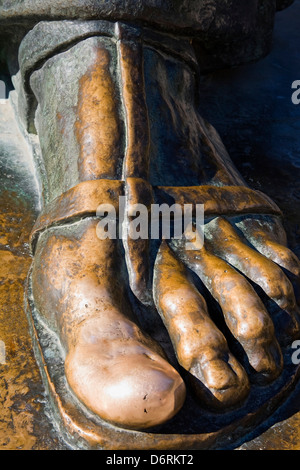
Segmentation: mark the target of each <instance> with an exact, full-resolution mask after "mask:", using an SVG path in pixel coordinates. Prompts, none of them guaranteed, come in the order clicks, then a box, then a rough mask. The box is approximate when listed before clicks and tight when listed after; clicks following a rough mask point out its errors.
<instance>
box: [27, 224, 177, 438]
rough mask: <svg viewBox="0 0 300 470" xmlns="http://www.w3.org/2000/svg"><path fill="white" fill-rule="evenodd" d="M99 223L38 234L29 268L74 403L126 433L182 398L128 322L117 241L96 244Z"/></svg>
mask: <svg viewBox="0 0 300 470" xmlns="http://www.w3.org/2000/svg"><path fill="white" fill-rule="evenodd" d="M96 226H97V220H95V219H94V220H93V219H88V220H84V221H81V222H78V223H76V224H73V225H71V226H68V227H64V228H53V229H50V230H49V231H47V232H46V233H45V234H43V235H42V236H41V237H40V239H39V243H38V246H37V249H36V253H35V258H34V263H33V268H32V295H33V298H34V301H35V305H36V308H37V309H38V312H39V314H40V315H41V319H42V320H43V321H45V323H46V324H48V325H49V326H50V327H51V328H52V330H53V331H55V332H56V333H57V335H58V336H59V338H60V340H61V343H62V346H63V347H64V350H65V354H66V357H65V374H66V379H67V382H68V384H69V386H70V387H71V389H72V391H73V392H74V393H75V394H76V396H77V397H78V398H79V399H80V401H81V402H82V403H83V404H84V405H85V406H86V407H87V408H88V409H89V410H91V411H92V412H94V413H95V414H96V415H98V416H100V417H101V418H103V419H104V420H107V421H109V422H113V423H114V424H116V425H118V426H121V427H126V428H129V429H139V428H148V427H153V426H155V425H158V424H160V423H162V422H165V421H166V420H169V419H171V418H172V417H173V416H174V415H175V414H176V413H177V412H178V410H179V409H180V408H181V406H182V404H183V402H184V399H185V386H184V383H183V381H182V379H181V377H180V376H179V374H178V373H177V372H176V371H175V370H174V369H173V367H171V366H170V365H169V364H168V362H167V361H166V358H165V355H164V353H163V351H162V349H161V348H160V346H159V345H158V344H156V343H155V342H154V341H153V340H152V339H151V338H150V337H148V336H147V335H146V334H144V333H143V332H142V331H141V330H140V329H139V327H138V326H137V325H136V323H135V321H134V315H133V313H132V310H131V307H130V304H129V302H128V299H127V294H128V293H126V286H125V285H123V284H124V281H123V279H122V276H121V273H122V271H124V270H125V266H124V261H122V256H121V253H120V247H118V243H117V242H116V241H115V240H105V241H104V240H103V241H99V239H98V238H97V234H96Z"/></svg>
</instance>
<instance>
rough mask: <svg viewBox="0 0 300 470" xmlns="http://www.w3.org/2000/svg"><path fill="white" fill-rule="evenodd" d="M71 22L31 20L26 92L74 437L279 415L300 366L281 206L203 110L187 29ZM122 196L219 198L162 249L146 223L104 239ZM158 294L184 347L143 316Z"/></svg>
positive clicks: (45, 339)
mask: <svg viewBox="0 0 300 470" xmlns="http://www.w3.org/2000/svg"><path fill="white" fill-rule="evenodd" d="M61 26H62V23H61V22H60V21H53V22H50V23H47V22H43V23H40V24H38V25H37V26H36V27H35V28H34V29H33V30H32V31H31V32H30V33H29V34H28V35H27V36H26V37H25V39H24V41H23V43H22V46H21V49H20V50H21V53H20V63H21V79H22V83H21V85H20V91H21V93H20V94H19V98H20V103H21V104H23V105H24V103H25V105H26V106H25V105H24V107H23V109H24V108H25V110H26V113H27V114H26V113H25V114H26V116H25V117H26V118H27V125H28V129H29V130H32V129H33V130H35V129H36V130H37V134H38V137H39V141H40V144H41V149H42V155H43V164H44V167H43V170H44V187H43V189H44V200H45V201H44V202H45V204H44V208H43V211H42V213H41V215H40V216H39V218H38V220H37V222H36V224H35V227H34V229H33V232H32V246H33V251H34V264H33V269H32V273H31V276H30V278H29V283H28V299H29V305H28V317H29V321H30V323H31V327H32V331H33V335H34V337H35V340H36V351H37V357H38V358H39V361H40V366H41V371H42V374H43V376H44V379H45V384H46V386H47V387H48V390H49V395H50V397H51V400H52V402H53V408H54V409H55V416H56V418H58V420H60V422H61V427H62V429H65V430H67V433H68V435H69V438H70V436H76V438H75V441H76V439H77V441H78V443H79V444H77V443H76V442H75V446H87V447H88V448H112V447H113V448H128V447H130V448H131V449H139V448H144V449H146V448H149V449H158V448H163V449H171V448H182V449H183V448H201V447H213V446H216V445H219V444H220V442H221V441H222V439H223V440H224V441H226V439H228V436H229V435H231V433H234V432H235V431H237V432H240V431H238V430H240V429H241V427H243V429H244V430H245V432H246V430H247V429H248V428H249V427H251V425H252V424H253V422H254V421H255V420H256V422H257V421H258V420H261V419H263V418H264V417H266V416H268V414H270V413H271V412H272V410H274V407H276V406H277V404H278V403H279V402H280V400H282V398H283V397H284V395H285V394H286V393H287V392H288V391H289V390H290V389H291V388H292V387H293V385H294V383H295V378H296V376H297V374H298V372H297V370H296V368H295V367H294V366H293V365H292V364H291V363H290V355H289V350H288V346H289V345H290V344H291V342H292V341H293V339H294V338H298V337H299V323H298V307H297V306H296V299H295V294H294V287H293V284H292V283H294V284H295V288H297V281H296V277H297V276H298V275H299V262H298V260H297V259H296V258H295V257H294V255H292V254H291V252H290V251H289V250H288V249H287V248H286V247H285V238H284V235H283V232H282V229H281V227H280V225H279V222H278V220H279V217H280V215H281V214H280V210H279V209H278V208H277V206H276V205H275V204H274V203H272V202H271V201H270V200H269V199H268V198H267V197H266V196H264V195H263V194H262V193H260V192H258V191H252V190H251V189H249V188H247V187H246V186H245V184H244V182H243V180H242V178H241V177H240V175H239V174H238V172H237V171H236V169H235V168H234V167H233V165H232V163H231V161H230V159H229V157H228V155H227V153H226V150H225V149H224V146H223V144H222V142H221V141H220V138H219V136H218V135H217V133H216V131H215V130H214V129H213V128H212V127H211V126H210V125H209V124H208V123H206V122H205V121H204V120H203V119H202V118H201V117H200V116H199V114H198V110H197V107H196V103H195V100H194V97H195V94H196V79H195V73H194V71H195V68H196V66H197V63H196V60H195V57H194V55H193V51H192V50H191V47H190V41H189V40H185V39H183V40H180V41H179V40H177V39H176V38H174V37H173V36H171V35H168V34H164V33H161V32H158V31H153V30H151V29H149V28H138V27H135V26H130V25H128V24H121V23H112V22H106V21H92V22H88V21H87V22H85V21H78V22H76V21H74V22H73V21H66V22H63V28H62V27H61ZM53 32H55V34H54V35H53V37H52V36H51V34H52V33H53ZM49 37H51V41H49V40H48V38H49ZM28 44H35V45H36V48H35V49H34V51H33V53H32V54H31V55H30V54H27V53H26V51H27V50H28V49H29V47H28ZM58 77H59V78H60V79H58ZM62 77H67V80H66V81H65V83H63V85H62V83H61V78H62ZM22 91H23V94H22ZM22 100H23V101H22ZM33 115H34V116H35V120H34V121H33V120H32V117H33ZM41 167H42V166H41ZM120 196H124V197H125V200H126V207H127V209H128V208H129V207H130V205H131V204H134V203H141V204H143V205H144V206H145V208H146V210H147V211H149V209H150V206H151V204H152V203H153V202H155V203H158V204H161V203H163V202H167V203H168V204H169V205H171V204H173V203H174V202H176V203H178V204H179V205H180V206H181V207H182V206H183V205H185V204H191V205H192V206H195V205H196V204H204V210H205V216H206V217H207V219H206V220H207V222H206V225H205V244H204V247H203V248H201V249H200V248H199V249H195V250H186V248H185V243H184V240H172V239H171V240H164V241H163V242H162V243H161V245H160V247H159V249H158V253H157V255H155V256H153V251H151V243H150V241H149V240H137V241H135V240H131V239H130V237H129V236H126V237H125V239H123V240H122V241H123V243H122V241H121V240H111V239H106V240H100V239H99V238H98V237H97V229H96V228H97V224H98V222H99V220H100V219H101V217H103V214H102V215H99V213H98V206H99V205H101V204H105V203H108V204H111V206H113V209H114V211H115V213H116V214H117V215H120V214H119V209H120V208H119V197H120ZM147 213H148V212H147ZM97 217H98V218H97ZM275 231H276V235H277V238H274V234H275ZM127 235H129V233H127ZM152 265H154V269H153V270H152V269H151V266H152ZM283 270H284V271H285V272H283ZM289 277H290V279H291V281H290V280H289ZM153 299H154V302H155V306H156V308H157V311H158V312H159V314H160V316H161V318H162V319H163V322H164V324H165V327H166V330H167V334H168V335H169V338H171V341H172V346H173V350H172V351H171V352H170V350H168V353H170V356H172V357H169V358H168V359H169V361H168V360H167V359H166V356H165V355H164V353H163V352H162V350H161V348H160V346H158V345H157V344H156V343H154V341H153V340H152V339H150V338H149V337H148V336H147V335H146V334H145V333H142V331H141V329H140V328H139V327H138V326H137V325H138V321H139V320H141V318H138V317H139V316H140V312H141V310H142V309H144V310H147V309H148V320H147V321H148V324H151V326H152V330H154V329H155V328H156V325H157V324H158V323H157V322H156V319H157V311H156V310H155V309H154V308H152V307H153V305H152V306H151V301H152V300H153ZM142 304H144V305H142ZM136 317H137V318H136ZM157 329H158V330H159V332H160V331H161V334H162V336H163V335H165V333H166V331H165V329H164V328H163V326H162V325H161V323H159V324H158V327H157ZM156 333H157V331H156ZM157 336H160V335H157ZM164 338H166V336H164ZM167 341H168V339H167V340H166V342H167ZM163 344H164V343H163ZM279 344H281V345H283V346H284V348H283V347H282V346H280V345H279ZM286 346H287V348H286ZM174 352H175V356H176V358H175V357H174ZM282 353H283V354H282ZM176 359H177V361H178V362H176ZM169 363H172V365H174V367H175V368H173V367H172V366H171V365H170V364H169ZM175 369H177V370H178V371H176V370H175ZM181 376H182V377H183V379H184V382H185V383H186V385H187V389H188V393H187V399H186V401H185V402H184V398H185V385H184V383H183V379H182V378H181ZM250 384H251V385H250ZM190 386H191V387H190ZM191 389H193V391H194V393H190V390H191ZM195 396H196V398H195ZM266 404H268V406H266ZM180 409H181V411H180ZM204 409H208V410H209V411H204ZM211 410H214V413H215V411H217V413H215V414H213V416H214V417H213V418H212V414H210V413H211ZM232 410H234V411H232ZM219 412H221V413H219ZM206 413H208V414H206ZM108 423H109V424H108ZM158 425H159V426H160V427H159V428H158V427H157V426H158ZM150 427H152V428H153V427H154V430H153V429H152V431H151V432H150V431H149V428H150ZM125 428H126V429H125ZM146 428H147V432H135V433H133V430H136V429H139V430H145V429H146ZM129 436H131V437H134V442H130V444H128V437H129Z"/></svg>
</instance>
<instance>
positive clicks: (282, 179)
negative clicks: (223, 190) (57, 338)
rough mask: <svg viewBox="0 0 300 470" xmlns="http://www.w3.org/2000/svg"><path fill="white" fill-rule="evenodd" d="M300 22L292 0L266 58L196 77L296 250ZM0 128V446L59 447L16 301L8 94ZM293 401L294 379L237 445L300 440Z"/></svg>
mask: <svg viewBox="0 0 300 470" xmlns="http://www.w3.org/2000/svg"><path fill="white" fill-rule="evenodd" d="M299 26H300V0H297V1H296V2H295V4H294V5H293V6H292V7H291V8H290V9H289V10H286V11H284V12H281V13H279V14H278V16H277V20H276V28H275V35H274V46H273V51H272V53H271V54H270V55H269V56H268V57H267V58H265V59H263V60H262V61H260V62H259V63H257V64H252V65H248V66H245V67H240V68H236V69H232V70H230V71H223V72H218V73H216V74H210V75H208V76H206V77H203V79H202V83H201V89H200V103H201V112H202V114H203V116H204V117H206V118H207V119H208V120H209V121H210V122H212V123H213V124H214V125H215V126H216V127H217V129H218V130H219V132H220V134H221V136H222V138H223V140H224V142H225V144H226V146H227V148H228V150H229V152H230V154H231V156H232V158H233V160H234V161H235V163H236V165H237V167H238V168H239V170H240V171H241V173H242V174H243V175H244V177H245V179H246V181H247V182H248V183H249V184H250V185H251V186H252V187H254V188H257V189H260V190H262V191H264V192H266V193H267V194H269V195H270V196H271V197H272V198H273V199H274V200H275V201H276V202H277V203H278V204H279V205H280V207H281V208H282V209H283V211H284V212H285V214H286V228H287V231H288V234H289V241H290V245H291V247H292V248H293V250H294V251H295V252H296V253H297V254H298V256H300V178H299V176H300V170H299V169H300V105H299V106H295V105H293V104H292V102H291V95H292V90H291V84H292V82H293V81H294V80H297V79H299V80H300V75H299V74H300V72H299V63H300V27H299ZM0 135H1V138H0V207H1V214H0V260H1V263H0V450H4V449H7V450H15V449H23V450H31V449H32V450H60V449H67V446H66V445H65V444H64V443H63V442H62V441H61V439H60V436H59V435H58V433H57V432H56V430H55V428H54V427H53V425H52V423H51V421H50V419H49V418H48V415H49V413H48V409H47V400H46V398H45V396H44V389H43V385H42V383H41V379H40V375H39V371H38V368H37V366H36V362H35V359H34V355H33V352H32V343H31V339H30V336H29V332H28V327H27V320H26V316H25V313H24V310H23V288H24V282H25V279H26V275H27V271H28V268H29V266H30V262H31V258H30V254H29V247H28V243H27V240H28V234H29V231H30V228H31V227H32V225H33V222H34V220H35V218H36V214H37V211H38V204H39V202H38V197H37V183H36V179H35V177H34V171H33V166H32V163H31V160H30V155H29V151H27V150H26V149H27V143H26V142H25V141H24V139H23V137H22V135H21V134H20V133H19V131H18V128H17V127H16V124H15V122H14V120H13V114H12V108H11V106H10V104H9V103H8V102H6V103H4V104H1V103H0ZM11 135H13V136H14V139H13V141H14V144H13V145H9V144H8V143H9V142H11V139H10V136H11ZM4 346H5V351H4ZM299 410H300V386H299V387H298V390H296V391H295V393H294V394H293V396H291V397H290V398H289V400H288V401H287V402H286V403H285V404H283V405H282V407H281V408H280V409H278V410H277V411H276V413H275V414H274V415H273V416H272V418H271V419H269V420H268V422H267V423H264V424H263V425H261V426H259V427H258V428H257V429H256V430H255V432H254V433H252V434H251V436H248V437H247V438H246V439H244V442H241V443H239V447H238V449H241V450H248V449H253V450H257V449H265V450H273V449H286V450H287V449H289V450H291V449H293V450H300V411H299Z"/></svg>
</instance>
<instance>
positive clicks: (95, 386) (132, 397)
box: [65, 344, 186, 429]
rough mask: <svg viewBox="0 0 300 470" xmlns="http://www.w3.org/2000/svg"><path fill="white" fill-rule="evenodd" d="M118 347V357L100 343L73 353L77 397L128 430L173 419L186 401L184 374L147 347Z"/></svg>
mask: <svg viewBox="0 0 300 470" xmlns="http://www.w3.org/2000/svg"><path fill="white" fill-rule="evenodd" d="M117 349H118V350H119V354H118V355H117V356H116V355H115V354H103V351H101V350H99V347H98V346H97V345H88V346H85V347H77V348H75V349H74V350H73V351H71V352H70V353H69V354H68V356H67V360H66V364H65V367H66V376H67V379H68V382H69V384H70V386H71V388H72V390H73V391H74V392H75V394H76V395H77V397H78V398H79V399H80V400H81V401H82V402H83V403H84V405H85V406H86V407H87V408H89V409H90V410H91V411H93V412H94V413H96V414H97V415H98V416H100V417H101V418H102V419H104V420H105V421H109V422H111V423H114V424H115V425H117V426H120V427H124V428H130V429H146V428H149V427H153V426H156V425H159V424H162V423H164V422H166V421H168V420H170V419H171V418H172V417H173V416H174V415H175V414H176V413H177V412H178V411H179V410H180V408H181V407H182V405H183V403H184V400H185V395H186V389H185V385H184V382H183V380H182V378H181V377H180V375H179V374H178V373H177V372H176V370H175V369H174V368H173V367H172V366H171V365H170V364H168V362H167V361H165V360H164V359H163V358H162V357H160V356H159V355H158V354H156V353H153V352H152V351H151V350H149V349H148V348H147V347H145V346H144V345H140V344H135V345H132V346H131V347H130V348H128V347H127V351H124V350H123V351H121V350H120V348H117ZM121 349H122V348H121Z"/></svg>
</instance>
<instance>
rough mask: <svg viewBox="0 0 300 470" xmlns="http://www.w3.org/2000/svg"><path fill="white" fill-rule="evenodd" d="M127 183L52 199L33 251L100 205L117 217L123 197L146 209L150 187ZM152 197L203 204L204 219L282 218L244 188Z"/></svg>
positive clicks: (180, 190) (94, 184)
mask: <svg viewBox="0 0 300 470" xmlns="http://www.w3.org/2000/svg"><path fill="white" fill-rule="evenodd" d="M127 183H128V184H127V185H126V182H124V181H120V180H108V179H101V180H91V181H84V182H82V183H79V184H77V185H76V186H74V187H73V188H71V189H69V190H68V191H66V192H65V193H63V194H62V195H61V196H59V197H57V198H56V199H54V200H53V201H52V202H50V203H49V204H48V205H47V206H46V207H45V208H44V209H43V211H42V212H41V214H40V215H39V217H38V219H37V221H36V223H35V225H34V227H33V230H32V232H31V236H30V241H31V244H32V247H34V246H35V245H36V242H37V239H38V236H39V234H40V233H41V232H43V231H44V230H46V229H47V228H49V227H52V226H56V225H62V224H66V223H68V222H74V221H76V220H79V219H81V218H84V217H94V216H96V215H97V209H98V208H99V206H100V205H101V204H110V205H112V206H113V207H114V208H115V211H116V216H118V215H119V197H120V196H125V195H126V196H127V198H129V200H128V202H129V203H130V205H131V204H136V203H139V202H140V203H142V204H145V201H146V200H147V201H148V204H147V206H149V205H150V203H151V202H152V201H151V186H150V185H149V183H147V182H145V181H144V180H141V179H140V178H128V182H127ZM127 186H128V188H129V187H130V191H129V192H128V191H126V192H125V188H126V187H127ZM145 192H146V194H147V197H146V198H145ZM153 194H154V202H155V203H156V204H163V203H167V204H168V205H169V206H171V205H173V204H179V205H180V206H182V207H183V206H184V205H185V204H191V205H192V206H193V212H195V209H196V205H197V204H203V205H204V214H205V216H206V217H212V216H220V215H223V216H226V215H227V216H238V215H243V214H264V215H277V216H282V213H281V211H280V209H279V208H278V206H277V205H276V204H275V203H274V202H273V201H272V200H271V199H270V198H269V197H268V196H266V195H265V194H264V193H262V192H261V191H255V190H253V189H250V188H247V187H245V186H221V187H219V186H206V185H204V186H184V187H176V186H157V187H153ZM139 195H140V197H139ZM148 210H149V207H148Z"/></svg>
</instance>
